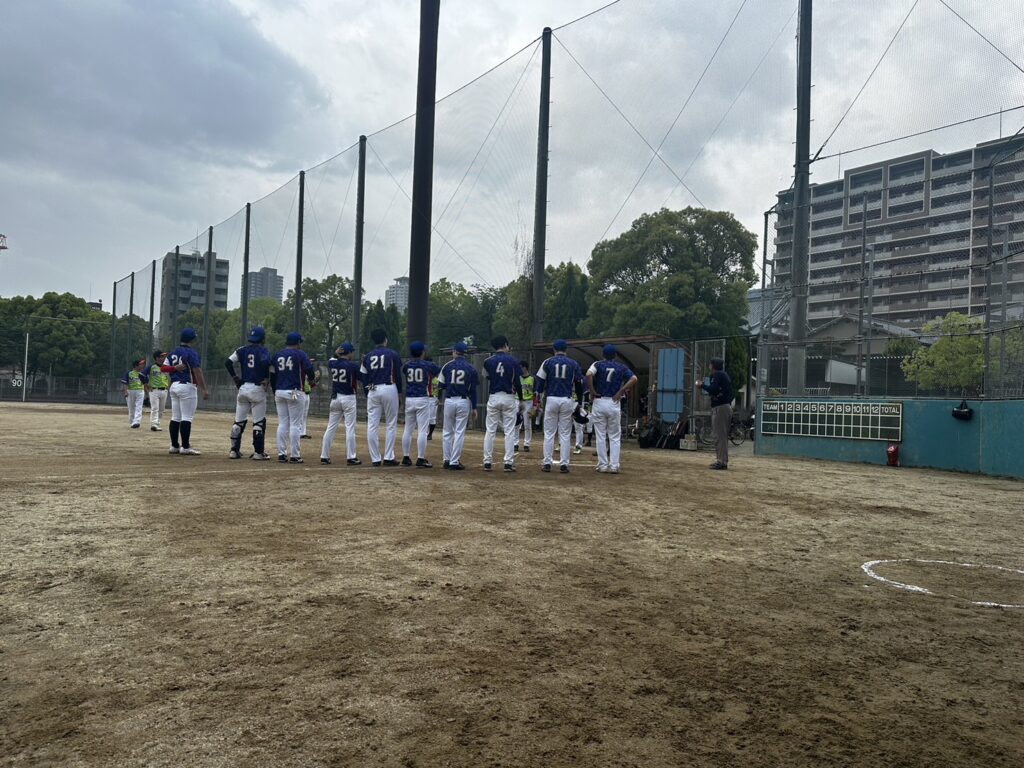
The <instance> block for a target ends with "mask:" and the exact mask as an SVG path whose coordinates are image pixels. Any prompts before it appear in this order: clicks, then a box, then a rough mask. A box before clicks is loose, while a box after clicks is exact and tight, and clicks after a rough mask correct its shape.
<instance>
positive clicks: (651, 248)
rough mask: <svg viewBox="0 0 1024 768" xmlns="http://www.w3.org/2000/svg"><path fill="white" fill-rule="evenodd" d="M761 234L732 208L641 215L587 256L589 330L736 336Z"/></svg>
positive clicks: (584, 331)
mask: <svg viewBox="0 0 1024 768" xmlns="http://www.w3.org/2000/svg"><path fill="white" fill-rule="evenodd" d="M756 249H757V238H756V237H755V236H754V235H753V234H752V233H750V232H748V231H747V230H746V229H745V228H744V227H743V226H742V225H741V224H740V223H739V222H738V221H737V220H736V219H735V218H734V217H733V215H732V214H730V213H726V212H723V211H708V210H703V209H697V208H686V209H684V210H682V211H670V210H668V209H665V208H663V209H661V210H660V211H658V212H657V213H648V214H644V215H642V216H641V217H640V218H638V219H637V220H636V221H634V222H633V225H632V227H630V229H629V230H628V231H626V232H624V233H623V234H621V235H619V236H618V237H617V238H615V239H614V240H604V241H602V242H600V243H598V244H597V245H596V246H595V247H594V251H593V253H592V255H591V258H590V261H589V262H588V265H587V266H588V271H589V273H590V280H589V289H588V292H587V304H588V307H587V316H586V319H585V320H584V321H583V322H582V323H581V324H580V326H579V330H580V333H581V335H584V336H617V335H624V334H634V333H644V332H647V333H661V334H664V335H666V336H671V337H674V338H684V339H688V338H702V337H710V336H732V335H736V334H739V333H740V332H741V329H742V327H743V323H744V321H745V319H746V313H747V289H748V288H749V287H750V286H751V285H752V284H753V282H754V276H755V275H754V252H755V251H756Z"/></svg>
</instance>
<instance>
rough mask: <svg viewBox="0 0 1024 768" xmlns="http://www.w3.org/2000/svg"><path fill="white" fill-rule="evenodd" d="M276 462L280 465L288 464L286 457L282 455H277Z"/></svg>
mask: <svg viewBox="0 0 1024 768" xmlns="http://www.w3.org/2000/svg"><path fill="white" fill-rule="evenodd" d="M277 460H278V461H280V462H281V463H282V464H287V463H288V457H287V456H285V455H284V454H283V453H279V454H277Z"/></svg>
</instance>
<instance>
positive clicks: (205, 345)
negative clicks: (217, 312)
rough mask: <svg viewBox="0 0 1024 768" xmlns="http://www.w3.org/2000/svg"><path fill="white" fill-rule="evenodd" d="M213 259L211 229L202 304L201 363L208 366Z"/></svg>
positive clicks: (214, 273)
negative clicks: (204, 292)
mask: <svg viewBox="0 0 1024 768" xmlns="http://www.w3.org/2000/svg"><path fill="white" fill-rule="evenodd" d="M214 266H215V265H214V258H213V227H212V226H211V227H210V228H209V230H207V234H206V296H205V299H206V300H205V301H204V302H203V342H202V350H203V351H202V361H203V363H204V364H206V365H209V363H208V362H207V360H206V353H207V351H208V350H209V348H210V309H211V308H212V307H213V285H214V278H215V276H216V270H215V268H214Z"/></svg>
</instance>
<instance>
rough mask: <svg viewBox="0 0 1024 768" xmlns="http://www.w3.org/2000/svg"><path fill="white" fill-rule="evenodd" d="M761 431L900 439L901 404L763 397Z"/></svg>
mask: <svg viewBox="0 0 1024 768" xmlns="http://www.w3.org/2000/svg"><path fill="white" fill-rule="evenodd" d="M761 433H762V434H764V435H795V436H798V437H838V438H843V439H847V440H884V441H886V442H900V441H901V440H902V439H903V403H900V402H895V403H893V402H864V401H853V402H846V401H835V400H811V401H806V400H804V401H792V400H764V401H763V402H762V404H761Z"/></svg>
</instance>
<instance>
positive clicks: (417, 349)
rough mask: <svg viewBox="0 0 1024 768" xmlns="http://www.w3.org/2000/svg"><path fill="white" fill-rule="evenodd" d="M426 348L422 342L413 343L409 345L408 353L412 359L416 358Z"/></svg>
mask: <svg viewBox="0 0 1024 768" xmlns="http://www.w3.org/2000/svg"><path fill="white" fill-rule="evenodd" d="M426 348H427V345H426V344H424V343H423V342H422V341H414V342H413V343H412V344H410V345H409V353H410V354H411V355H412V356H413V357H417V356H419V355H422V354H423V350H425V349H426Z"/></svg>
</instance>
